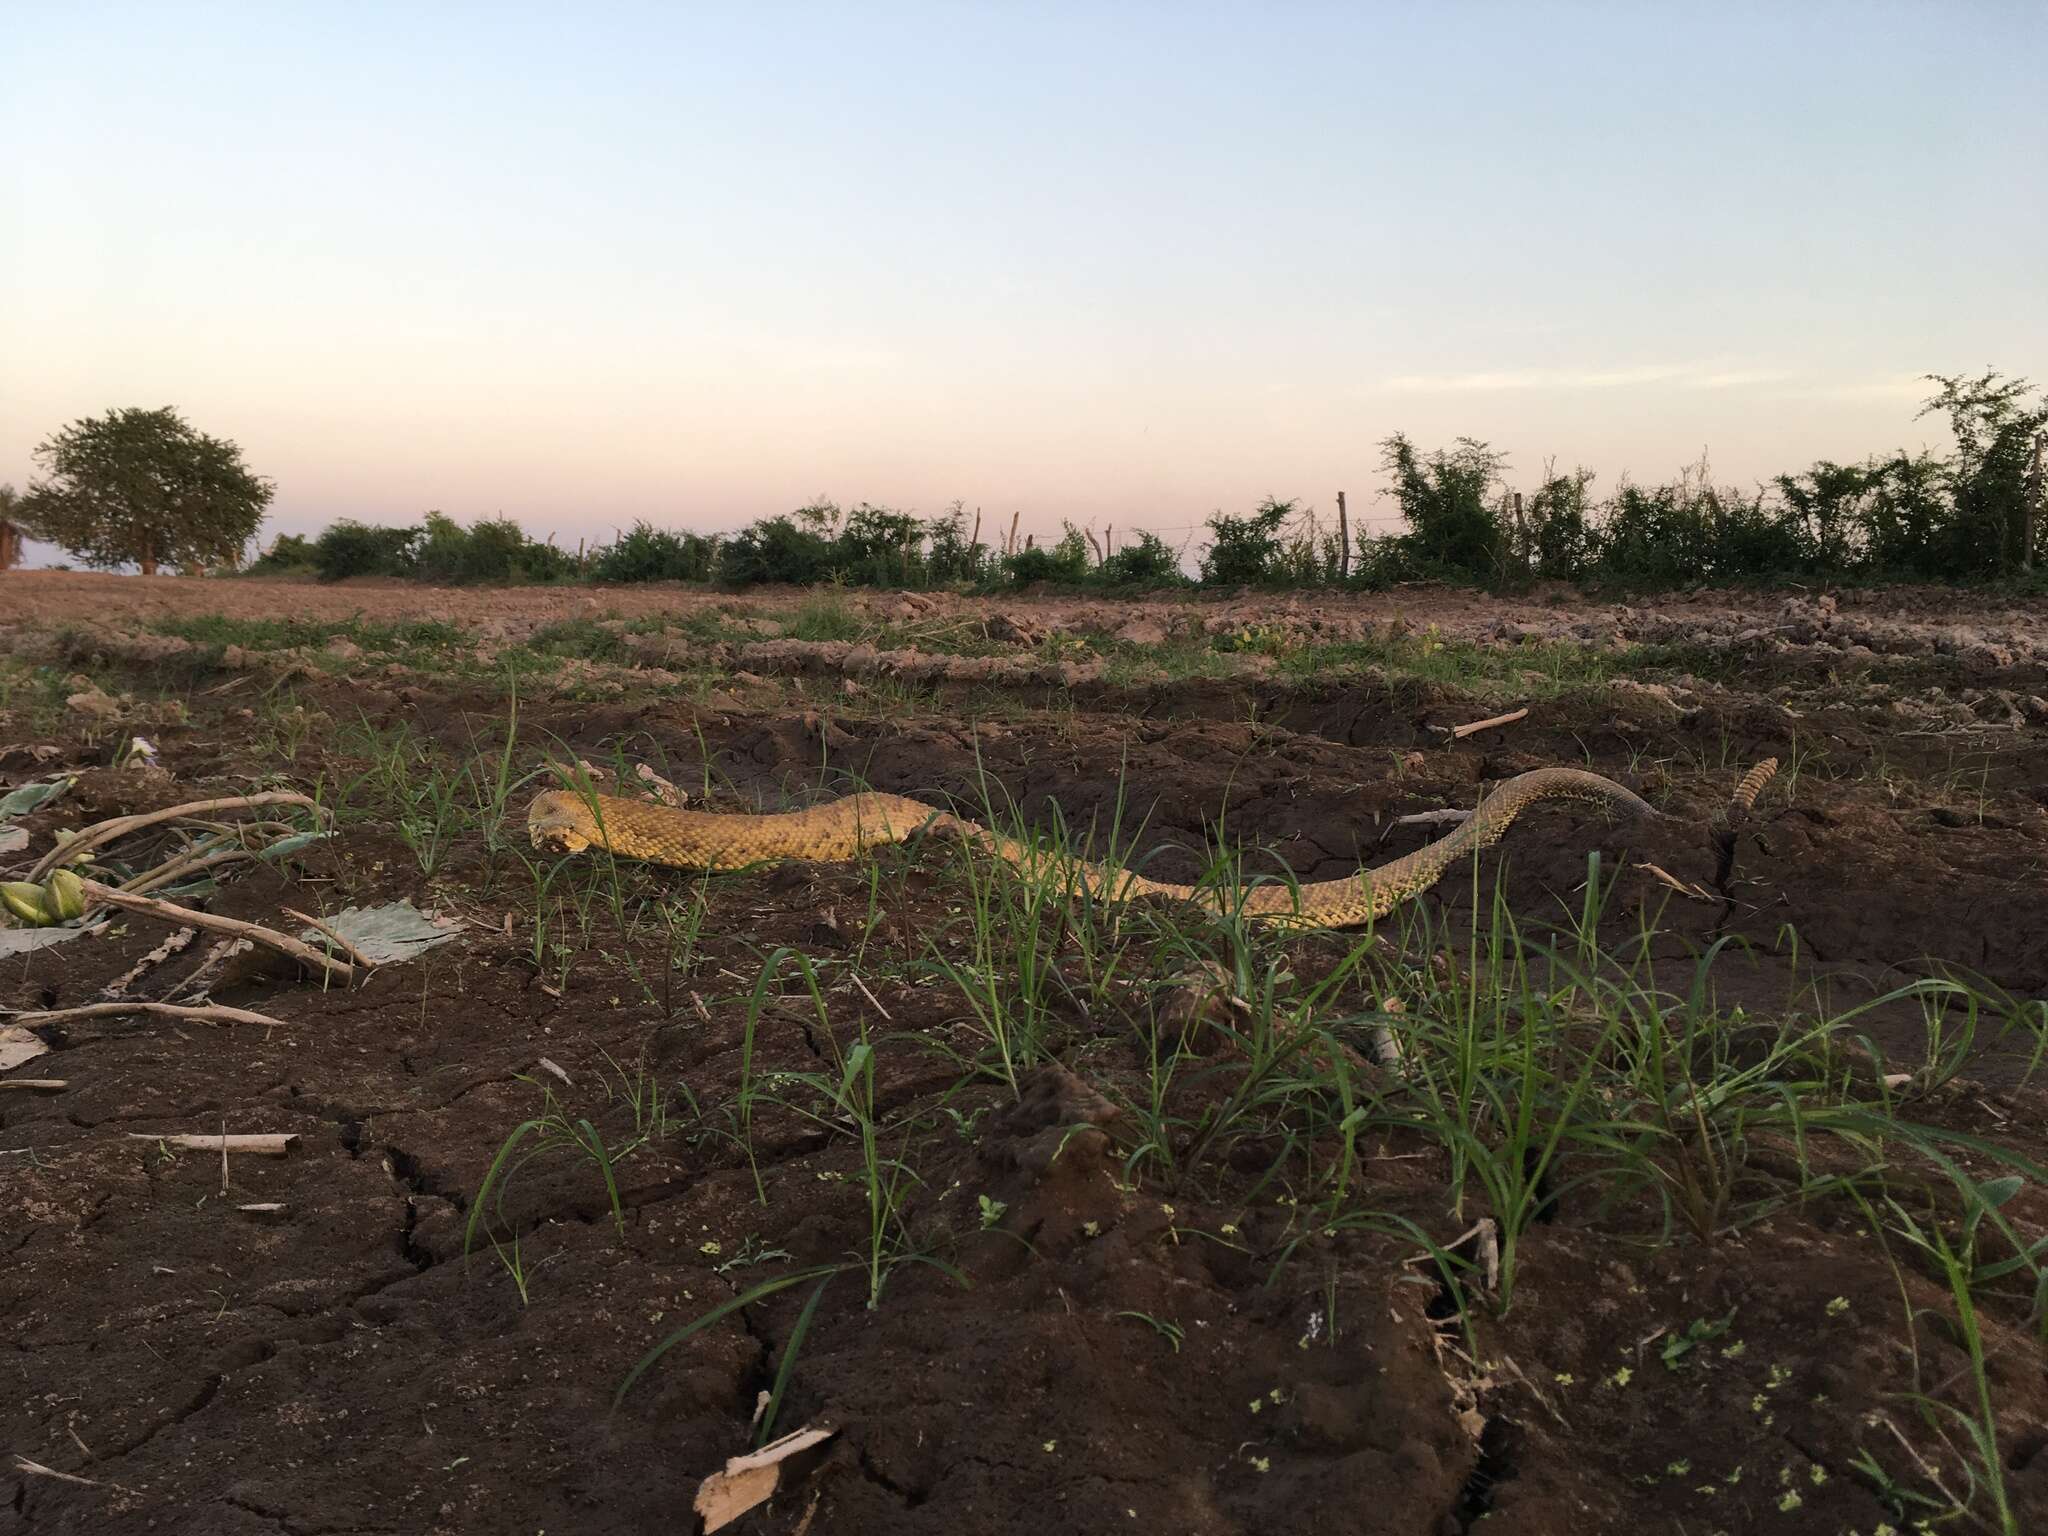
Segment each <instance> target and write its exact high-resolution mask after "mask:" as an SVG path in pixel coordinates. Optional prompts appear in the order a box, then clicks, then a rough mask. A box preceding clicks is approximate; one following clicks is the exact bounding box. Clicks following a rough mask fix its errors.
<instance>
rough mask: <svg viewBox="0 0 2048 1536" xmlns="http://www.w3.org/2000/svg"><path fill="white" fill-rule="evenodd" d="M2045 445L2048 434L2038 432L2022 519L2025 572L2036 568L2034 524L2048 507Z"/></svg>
mask: <svg viewBox="0 0 2048 1536" xmlns="http://www.w3.org/2000/svg"><path fill="white" fill-rule="evenodd" d="M2044 444H2048V432H2036V433H2035V434H2034V469H2033V473H2032V474H2030V475H2028V476H2027V490H2028V493H2029V494H2028V496H2027V506H2026V510H2025V511H2024V512H2023V513H2022V514H2021V517H2020V569H2021V570H2023V571H2031V570H2032V569H2033V568H2034V524H2036V523H2038V522H2040V521H2041V517H2042V513H2043V509H2044V507H2048V502H2044V500H2043V497H2044V494H2048V481H2044V479H2043V477H2042V474H2041V450H2042V446H2043V445H2044Z"/></svg>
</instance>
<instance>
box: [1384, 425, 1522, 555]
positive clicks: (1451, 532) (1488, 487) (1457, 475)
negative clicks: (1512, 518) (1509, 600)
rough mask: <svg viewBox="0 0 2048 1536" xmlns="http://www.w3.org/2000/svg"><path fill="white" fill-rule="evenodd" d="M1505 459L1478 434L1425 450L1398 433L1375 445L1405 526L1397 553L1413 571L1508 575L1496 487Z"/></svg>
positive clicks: (1503, 529) (1502, 524) (1504, 538)
mask: <svg viewBox="0 0 2048 1536" xmlns="http://www.w3.org/2000/svg"><path fill="white" fill-rule="evenodd" d="M1506 464H1507V460H1506V459H1505V458H1503V457H1502V456H1501V455H1500V454H1497V453H1495V452H1494V451H1493V450H1492V449H1490V448H1488V447H1487V446H1486V444H1484V443H1482V442H1480V441H1478V440H1477V439H1476V438H1470V437H1461V438H1459V439H1458V446H1457V447H1455V448H1452V449H1450V450H1448V451H1446V450H1444V449H1441V448H1439V449H1438V450H1437V451H1436V452H1435V453H1432V454H1430V455H1429V456H1428V457H1426V458H1425V457H1424V456H1423V455H1422V454H1420V453H1418V452H1417V451H1416V449H1415V445H1414V444H1413V443H1411V442H1409V441H1408V439H1407V437H1406V436H1405V435H1403V434H1402V433H1399V432H1396V433H1395V434H1394V435H1393V436H1392V437H1390V438H1388V439H1386V441H1384V442H1383V443H1381V444H1380V468H1382V469H1383V470H1385V471H1386V472H1387V473H1388V474H1389V475H1391V476H1392V477H1393V481H1394V484H1393V487H1392V490H1391V492H1390V494H1391V495H1392V496H1393V498H1394V504H1395V505H1396V506H1398V507H1399V508H1400V509H1401V517H1402V520H1403V521H1404V522H1406V523H1407V524H1408V532H1407V533H1405V534H1402V535H1400V554H1401V557H1402V558H1403V559H1404V560H1405V561H1406V562H1407V564H1408V565H1409V566H1410V567H1411V568H1412V569H1413V570H1414V572H1415V573H1416V574H1419V575H1439V574H1443V575H1455V576H1459V577H1463V578H1464V579H1466V580H1468V581H1478V582H1495V581H1499V580H1500V579H1501V578H1502V577H1503V576H1505V575H1506V574H1507V564H1508V562H1507V550H1506V545H1507V540H1506V536H1505V528H1504V520H1503V518H1502V515H1501V511H1500V506H1499V499H1498V498H1497V496H1496V495H1495V492H1496V490H1497V488H1498V486H1499V483H1500V476H1501V471H1502V470H1503V469H1504V468H1505V467H1506Z"/></svg>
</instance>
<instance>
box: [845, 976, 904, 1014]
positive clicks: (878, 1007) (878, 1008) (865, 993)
mask: <svg viewBox="0 0 2048 1536" xmlns="http://www.w3.org/2000/svg"><path fill="white" fill-rule="evenodd" d="M853 984H854V985H855V986H856V987H859V988H860V995H861V996H862V997H864V998H866V999H867V1000H868V1001H869V1002H871V1003H873V1004H874V1005H875V1012H877V1013H879V1014H880V1015H881V1016H882V1022H883V1023H885V1024H893V1023H895V1022H896V1021H895V1020H894V1019H892V1018H890V1017H889V1010H888V1009H886V1008H884V1007H883V1006H882V1000H881V999H880V998H878V997H876V996H875V994H874V993H872V992H870V991H869V990H868V984H867V983H866V982H864V981H862V980H861V979H860V978H859V977H858V976H856V977H854V978H853Z"/></svg>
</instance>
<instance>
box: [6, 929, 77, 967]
mask: <svg viewBox="0 0 2048 1536" xmlns="http://www.w3.org/2000/svg"><path fill="white" fill-rule="evenodd" d="M92 931H93V930H92V929H90V928H0V960H5V959H11V958H12V957H13V956H15V955H25V954H27V953H28V952H29V951H30V950H35V949H48V948H49V947H50V946H51V945H52V944H63V943H65V942H67V941H69V940H71V939H75V938H77V937H78V936H79V935H80V934H81V933H91V932H92Z"/></svg>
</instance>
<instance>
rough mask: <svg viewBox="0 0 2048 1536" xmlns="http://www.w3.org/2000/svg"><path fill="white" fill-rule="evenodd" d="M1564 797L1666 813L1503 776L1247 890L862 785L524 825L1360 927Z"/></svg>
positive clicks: (1606, 788)
mask: <svg viewBox="0 0 2048 1536" xmlns="http://www.w3.org/2000/svg"><path fill="white" fill-rule="evenodd" d="M1554 799H1570V800H1588V801H1592V802H1594V803H1596V804H1600V805H1605V806H1608V807H1610V808H1612V809H1615V810H1621V811H1627V812H1630V813H1632V814H1635V815H1639V816H1654V817H1658V818H1660V819H1662V818H1663V813H1662V812H1660V811H1658V810H1656V809H1655V808H1653V807H1652V806H1651V805H1650V804H1649V802H1648V801H1646V800H1644V799H1643V798H1642V797H1641V796H1639V795H1637V794H1635V793H1634V792H1633V791H1632V790H1628V789H1624V788H1623V787H1622V786H1621V785H1619V784H1617V783H1615V782H1614V781H1613V780H1612V779H1605V778H1602V777H1601V776H1600V775H1599V774H1597V773H1588V772H1586V771H1584V770H1583V769H1579V768H1538V769H1535V770H1534V771H1532V772H1529V773H1523V774H1517V775H1516V776H1515V777H1514V778H1512V779H1509V780H1507V781H1506V782H1504V783H1502V784H1500V785H1499V786H1498V787H1496V788H1495V789H1494V791H1493V792H1492V793H1491V794H1489V795H1488V796H1486V798H1485V799H1483V800H1481V801H1480V802H1479V806H1478V808H1477V809H1476V810H1474V811H1473V812H1472V814H1471V816H1469V817H1468V818H1467V819H1466V820H1465V821H1464V822H1463V823H1462V824H1461V825H1460V826H1458V827H1457V828H1456V829H1455V830H1454V831H1452V832H1450V833H1447V834H1446V835H1445V836H1443V837H1440V838H1438V839H1437V840H1436V841H1435V842H1432V843H1429V844H1427V845H1426V846H1424V847H1421V848H1418V849H1416V850H1415V851H1414V852H1413V853H1408V854H1403V855H1402V856H1401V857H1400V858H1398V859H1390V860H1388V861H1387V862H1386V863H1384V864H1379V865H1375V866H1373V867H1372V868H1369V869H1364V870H1360V871H1359V872H1358V873H1357V874H1355V875H1349V876H1346V877H1345V878H1343V879H1340V880H1320V881H1316V882H1314V883H1313V884H1308V885H1292V884H1283V883H1278V882H1267V883H1261V884H1257V885H1254V886H1252V887H1250V888H1248V889H1244V890H1222V889H1216V888H1213V887H1197V886H1188V885H1172V884H1169V883H1167V882H1164V881H1159V880H1149V879H1146V878H1145V877H1144V876H1142V875H1139V874H1136V873H1134V872H1132V871H1130V870H1128V869H1124V868H1121V867H1113V866H1107V865H1103V864H1096V863H1090V862H1088V861H1085V860H1081V859H1074V858H1070V857H1067V856H1064V855H1060V854H1057V853H1054V852H1049V851H1048V850H1046V849H1044V848H1040V847H1034V846H1033V845H1031V844H1029V843H1024V842H1020V841H1018V840H1017V839H1015V838H1012V837H1006V836H1004V835H1002V834H1001V833H997V832H991V831H989V830H988V829H987V828H985V827H982V826H979V825H977V824H976V823H974V822H972V821H968V820H966V819H964V818H962V817H958V816H954V815H951V814H949V813H948V812H945V811H942V810H939V809H938V808H936V807H934V806H930V805H926V804H925V803H924V802H922V801H919V800H912V799H909V798H907V797H905V796H902V795H885V794H873V793H863V794H855V795H848V796H846V797H845V798H843V799H839V800H834V801H831V802H829V803H828V804H824V805H817V806H812V807H811V808H810V809H809V810H803V811H784V812H779V813H773V814H767V815H749V814H744V813H735V812H724V811H686V810H679V809H677V808H676V807H674V806H667V805H656V804H652V803H650V802H647V801H643V800H622V799H619V798H617V797H616V796H612V795H602V794H596V793H587V794H586V793H580V792H569V791H564V790H550V791H548V792H546V793H544V794H541V795H537V796H535V797H534V800H533V803H532V804H531V805H530V806H529V807H528V808H527V813H526V824H527V830H528V832H529V833H530V835H531V836H532V838H533V843H534V846H535V847H536V848H541V849H554V850H557V851H560V852H564V853H572V854H574V853H582V852H584V851H586V850H588V849H591V848H600V849H609V850H610V851H611V852H612V853H613V854H615V855H617V856H619V857H621V858H629V859H637V860H641V861H643V862H646V863H651V864H662V865H667V866H670V867H672V868H677V869H703V870H717V869H741V868H745V867H746V866H748V865H752V864H760V863H766V862H770V861H773V860H777V859H816V860H828V861H835V860H843V859H851V858H856V857H858V856H859V855H860V854H861V853H862V852H863V851H864V850H866V849H869V848H874V847H880V846H882V845H884V844H888V843H900V842H903V841H905V840H906V839H908V838H911V837H914V836H916V835H918V834H919V833H922V832H927V831H944V832H950V833H954V834H956V835H959V836H961V837H964V838H966V839H967V840H969V841H970V842H972V843H975V844H976V845H978V846H980V847H982V848H985V849H987V850H988V851H989V852H991V853H993V854H994V855H995V856H996V857H998V858H1001V859H1005V860H1007V861H1009V862H1010V863H1011V864H1013V865H1015V866H1016V867H1017V868H1019V869H1021V870H1024V871H1025V872H1027V873H1043V874H1051V875H1060V876H1063V877H1065V878H1069V879H1071V880H1072V881H1073V882H1074V884H1075V885H1076V886H1077V887H1078V888H1080V889H1082V890H1086V891H1087V892H1089V893H1090V894H1092V895H1095V896H1099V897H1104V898H1106V899H1108V900H1112V901H1129V900H1132V899H1133V898H1136V897H1142V896H1161V897H1167V898H1170V899H1175V900H1180V901H1186V902H1192V903H1195V904H1196V905H1199V906H1202V907H1206V908H1208V909H1210V910H1212V911H1233V912H1242V913H1243V914H1244V915H1245V916H1247V917H1253V918H1261V919H1266V920H1271V921H1280V922H1284V923H1289V924H1292V925H1295V926H1300V927H1308V928H1350V927H1357V926H1360V925H1362V924H1365V923H1370V922H1372V921H1374V920H1375V919H1377V918H1382V917H1385V916H1386V915H1387V914H1388V913H1389V912H1391V911H1393V910H1394V908H1396V907H1397V906H1399V905H1400V904H1401V903H1402V902H1404V901H1408V900H1411V899H1412V898H1414V897H1416V896H1419V895H1421V894H1422V893H1423V892H1424V891H1426V890H1428V889H1429V888H1430V887H1431V886H1433V885H1435V884H1436V882H1437V881H1438V880H1439V879H1441V878H1442V876H1443V874H1444V872H1445V871H1446V870H1448V869H1449V868H1450V867H1451V866H1452V865H1453V864H1454V863H1456V862H1457V861H1458V860H1459V859H1460V858H1462V857H1464V856H1465V855H1466V854H1468V853H1472V852H1474V851H1476V850H1478V849H1481V848H1486V847H1489V846H1491V845H1492V844H1493V843H1495V842H1497V841H1499V839H1500V837H1501V834H1502V833H1504V832H1506V831H1507V829H1508V827H1509V825H1510V824H1511V823H1512V822H1513V821H1514V819H1515V818H1516V817H1517V816H1519V815H1521V813H1522V812H1523V811H1525V810H1527V809H1528V808H1529V807H1530V806H1532V805H1535V804H1536V803H1537V802H1538V801H1541V800H1554Z"/></svg>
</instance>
